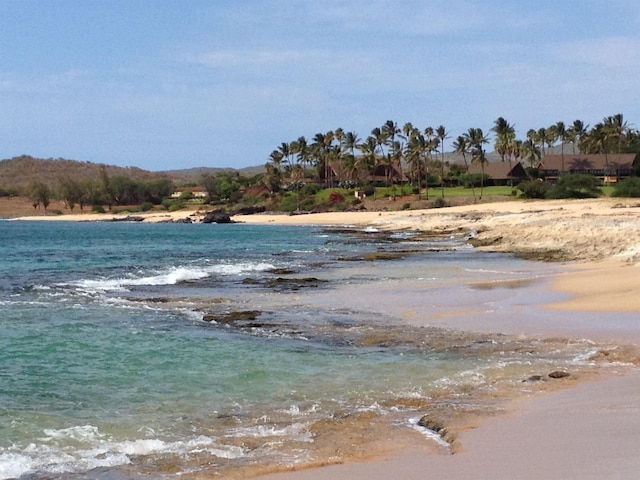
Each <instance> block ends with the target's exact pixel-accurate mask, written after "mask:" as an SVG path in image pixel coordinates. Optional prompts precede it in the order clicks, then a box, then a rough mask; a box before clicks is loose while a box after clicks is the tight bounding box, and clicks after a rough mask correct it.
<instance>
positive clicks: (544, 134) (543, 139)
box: [536, 127, 549, 157]
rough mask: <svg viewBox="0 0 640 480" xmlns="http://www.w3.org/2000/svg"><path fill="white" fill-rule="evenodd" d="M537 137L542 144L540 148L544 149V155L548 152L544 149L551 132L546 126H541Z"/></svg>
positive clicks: (539, 143)
mask: <svg viewBox="0 0 640 480" xmlns="http://www.w3.org/2000/svg"><path fill="white" fill-rule="evenodd" d="M536 139H537V140H538V145H540V149H541V150H542V156H543V157H544V156H545V154H546V152H545V150H544V146H545V145H546V144H547V141H548V139H549V132H548V131H547V129H546V128H544V127H541V128H539V129H538V132H537V135H536Z"/></svg>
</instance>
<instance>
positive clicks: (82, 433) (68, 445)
mask: <svg viewBox="0 0 640 480" xmlns="http://www.w3.org/2000/svg"><path fill="white" fill-rule="evenodd" d="M43 433H44V437H42V438H39V439H38V443H30V444H28V445H26V446H22V447H19V446H17V445H13V446H11V447H9V448H0V480H5V479H10V478H16V477H20V476H21V475H25V474H29V473H34V472H48V473H58V474H59V473H67V472H82V471H87V470H91V469H94V468H98V467H114V466H118V465H126V464H128V463H130V458H131V457H132V456H138V455H162V454H177V455H187V454H193V453H199V452H207V453H209V454H211V455H214V456H216V457H219V458H228V459H232V458H239V457H242V456H244V455H246V451H245V450H244V449H243V448H242V447H237V446H233V445H221V444H218V442H217V441H216V439H214V438H211V437H207V436H204V435H201V436H198V437H195V438H192V439H188V440H180V441H166V440H162V439H159V438H142V439H136V440H115V439H113V438H111V437H110V436H108V435H105V434H102V433H101V432H100V431H99V430H98V428H97V427H94V426H92V425H83V426H75V427H70V428H64V429H47V430H44V431H43Z"/></svg>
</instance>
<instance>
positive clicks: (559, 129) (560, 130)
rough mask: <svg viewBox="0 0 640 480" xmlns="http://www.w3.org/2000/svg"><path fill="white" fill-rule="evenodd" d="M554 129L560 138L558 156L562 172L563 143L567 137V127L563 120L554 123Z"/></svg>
mask: <svg viewBox="0 0 640 480" xmlns="http://www.w3.org/2000/svg"><path fill="white" fill-rule="evenodd" d="M555 131H556V134H557V135H558V138H559V139H560V156H561V157H560V158H561V159H562V160H561V165H562V167H561V169H562V171H563V172H564V144H565V142H566V141H567V139H568V138H569V134H568V131H567V128H566V127H565V125H564V122H562V121H559V122H557V123H556V124H555Z"/></svg>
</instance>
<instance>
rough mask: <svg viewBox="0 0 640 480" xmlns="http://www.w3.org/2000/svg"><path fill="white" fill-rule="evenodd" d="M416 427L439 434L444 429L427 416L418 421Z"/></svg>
mask: <svg viewBox="0 0 640 480" xmlns="http://www.w3.org/2000/svg"><path fill="white" fill-rule="evenodd" d="M418 425H419V426H421V427H422V428H426V429H427V430H431V431H432V432H436V433H438V432H440V430H442V429H443V428H444V425H442V424H441V423H440V422H438V421H437V420H434V419H433V418H431V417H429V415H425V416H423V417H422V418H421V419H420V420H418Z"/></svg>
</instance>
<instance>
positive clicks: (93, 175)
mask: <svg viewBox="0 0 640 480" xmlns="http://www.w3.org/2000/svg"><path fill="white" fill-rule="evenodd" d="M103 168H104V169H106V171H107V174H108V175H109V176H118V175H124V176H127V177H130V178H135V179H136V180H152V179H157V178H169V179H171V180H173V181H174V183H176V185H181V184H187V183H198V182H199V181H200V179H201V178H202V176H203V175H205V174H211V173H216V172H220V171H224V170H234V169H231V168H191V169H185V170H168V171H164V172H151V171H149V170H143V169H141V168H137V167H118V166H115V165H104V164H99V163H92V162H82V161H78V160H67V159H64V158H46V159H43V158H34V157H31V156H28V155H22V156H20V157H14V158H11V159H7V160H0V189H2V188H4V189H11V190H17V189H21V188H23V187H26V186H27V185H29V184H30V183H31V182H33V181H40V182H43V183H45V184H48V185H50V186H54V185H55V184H57V183H58V181H59V179H61V178H66V177H71V178H74V179H86V178H88V179H92V180H98V179H100V172H101V171H102V169H103ZM238 171H239V172H240V173H241V174H242V175H246V176H252V175H255V174H257V173H262V172H263V171H264V167H249V168H243V169H240V170H238Z"/></svg>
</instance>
